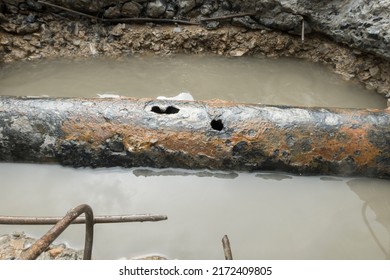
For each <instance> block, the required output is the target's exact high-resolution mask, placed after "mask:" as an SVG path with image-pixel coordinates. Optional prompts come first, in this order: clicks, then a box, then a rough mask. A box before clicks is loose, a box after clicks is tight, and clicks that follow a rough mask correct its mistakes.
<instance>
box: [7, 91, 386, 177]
mask: <svg viewBox="0 0 390 280" xmlns="http://www.w3.org/2000/svg"><path fill="white" fill-rule="evenodd" d="M1 104H3V106H0V115H2V116H3V118H5V119H7V118H8V119H12V118H13V119H14V121H13V122H11V121H8V122H7V121H2V122H1V121H0V124H1V126H3V128H1V126H0V136H1V135H3V137H2V139H1V138H0V159H2V160H11V161H12V160H22V161H23V160H27V161H28V160H30V161H42V160H45V161H46V160H54V161H58V162H60V163H62V164H67V165H73V166H92V167H103V166H125V167H135V166H150V167H157V168H164V167H179V168H192V169H199V168H209V169H219V170H228V169H233V170H249V171H253V170H283V171H288V172H294V173H299V174H333V175H363V176H373V177H380V178H389V177H390V111H389V110H388V109H387V110H376V109H370V110H369V109H366V110H364V109H336V108H332V109H331V108H304V107H288V106H266V105H254V104H236V103H232V102H225V101H219V100H213V101H173V100H153V99H131V98H122V99H65V98H60V99H21V98H19V99H18V98H11V97H9V98H5V97H3V98H0V105H1ZM16 106H18V108H16ZM23 108H24V109H23ZM23 110H27V111H26V113H23V112H25V111H23ZM42 110H43V111H44V112H45V113H46V115H43V113H42ZM15 120H16V124H17V125H14V124H15ZM18 126H19V127H18ZM38 128H39V129H40V131H39V129H38ZM10 132H12V133H11V134H12V135H14V136H15V135H19V137H16V138H19V140H20V139H22V141H20V142H23V141H24V140H23V139H25V138H23V137H26V134H27V135H28V134H30V135H31V134H34V133H35V134H37V133H41V134H42V136H41V138H42V139H46V140H47V138H49V139H52V142H53V143H52V145H51V146H50V145H49V146H48V145H46V146H45V147H46V148H47V149H48V151H46V153H42V151H41V150H42V144H41V145H40V146H39V147H35V146H34V147H26V144H24V145H22V148H23V149H24V150H25V152H26V153H27V154H28V155H23V154H20V153H16V154H17V155H18V156H19V157H20V158H17V157H15V156H14V155H13V153H12V152H11V153H9V155H8V157H7V155H6V154H5V155H4V149H3V150H2V149H1V145H3V147H6V146H7V147H10V148H12V145H11V144H10V143H9V142H7V141H5V140H4V139H6V138H7V133H10ZM23 135H24V136H23ZM8 138H9V137H8ZM37 138H39V137H38V136H37ZM16 140H17V139H16ZM41 142H42V141H41ZM44 142H45V141H44ZM46 142H47V141H46ZM27 146H28V145H27ZM34 148H35V150H36V151H34ZM31 150H32V151H33V152H31ZM2 151H3V152H2ZM29 151H30V152H29ZM14 154H15V153H14Z"/></svg>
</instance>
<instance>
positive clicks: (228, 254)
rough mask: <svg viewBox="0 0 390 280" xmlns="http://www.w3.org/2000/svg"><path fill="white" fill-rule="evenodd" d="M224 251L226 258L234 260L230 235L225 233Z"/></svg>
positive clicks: (223, 239) (223, 240)
mask: <svg viewBox="0 0 390 280" xmlns="http://www.w3.org/2000/svg"><path fill="white" fill-rule="evenodd" d="M222 246H223V253H224V254H225V260H233V255H232V248H231V247H230V241H229V237H228V236H227V235H224V236H223V238H222Z"/></svg>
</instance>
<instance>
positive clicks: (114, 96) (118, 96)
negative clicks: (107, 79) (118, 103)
mask: <svg viewBox="0 0 390 280" xmlns="http://www.w3.org/2000/svg"><path fill="white" fill-rule="evenodd" d="M97 96H98V97H99V98H115V99H120V98H121V97H122V96H120V95H119V94H112V93H102V94H99V93H98V94H97Z"/></svg>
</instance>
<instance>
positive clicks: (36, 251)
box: [20, 204, 94, 260]
mask: <svg viewBox="0 0 390 280" xmlns="http://www.w3.org/2000/svg"><path fill="white" fill-rule="evenodd" d="M82 214H85V220H86V224H85V245H84V257H83V258H84V260H90V259H91V256H92V245H93V226H94V219H93V211H92V208H91V207H90V206H88V205H86V204H81V205H79V206H77V207H75V208H73V209H71V210H70V211H69V212H68V213H66V215H65V216H64V217H63V218H62V219H61V220H60V221H58V222H57V223H56V224H55V226H54V227H52V228H51V229H50V230H49V231H48V232H47V233H46V234H45V235H44V236H42V237H41V238H40V239H38V240H37V241H36V242H35V243H34V244H32V245H31V247H29V248H28V249H27V250H26V251H24V252H22V253H21V255H20V257H21V259H24V260H35V259H36V258H38V257H39V255H40V254H42V253H43V252H44V251H45V250H46V249H47V248H48V247H49V246H50V244H51V243H53V241H54V240H55V239H56V238H57V237H58V236H59V235H60V234H61V233H62V232H63V231H64V230H65V229H66V228H68V226H69V225H70V224H71V223H72V222H73V221H74V220H75V219H76V218H77V217H78V216H80V215H82Z"/></svg>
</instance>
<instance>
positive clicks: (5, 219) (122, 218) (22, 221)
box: [0, 214, 168, 225]
mask: <svg viewBox="0 0 390 280" xmlns="http://www.w3.org/2000/svg"><path fill="white" fill-rule="evenodd" d="M61 219H63V217H22V216H0V224H2V225H54V224H56V223H57V222H59V221H60V220H61ZM167 219H168V217H167V216H165V215H151V214H135V215H115V216H96V217H94V219H93V223H94V224H109V223H132V222H158V221H163V220H167ZM85 221H86V218H85V217H78V218H76V219H74V220H73V221H72V224H85Z"/></svg>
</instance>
